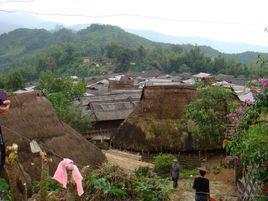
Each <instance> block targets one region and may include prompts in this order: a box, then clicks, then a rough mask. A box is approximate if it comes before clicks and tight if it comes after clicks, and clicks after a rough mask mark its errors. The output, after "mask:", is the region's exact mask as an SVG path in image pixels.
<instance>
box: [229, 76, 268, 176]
mask: <svg viewBox="0 0 268 201" xmlns="http://www.w3.org/2000/svg"><path fill="white" fill-rule="evenodd" d="M252 91H253V93H254V98H255V100H254V101H253V100H251V99H247V100H245V104H244V105H243V107H242V106H239V107H238V106H234V107H233V109H232V112H231V113H229V114H228V115H227V117H228V119H229V122H230V123H231V124H232V125H233V126H234V130H235V136H234V138H233V139H232V140H224V146H226V148H227V151H228V152H230V153H231V154H232V155H238V156H239V157H240V159H241V161H242V162H243V163H244V164H245V165H250V166H251V167H254V170H255V171H252V172H251V174H252V176H254V177H255V178H256V177H257V178H258V179H260V175H261V172H263V169H264V168H263V167H262V164H264V163H265V162H266V161H268V151H267V150H268V144H267V142H268V125H267V122H262V121H260V117H261V116H265V115H263V114H264V113H266V112H267V109H268V79H266V78H263V79H259V81H258V83H257V85H256V86H254V87H253V90H252ZM253 174H254V175H253Z"/></svg>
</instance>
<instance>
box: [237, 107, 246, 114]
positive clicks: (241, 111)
mask: <svg viewBox="0 0 268 201" xmlns="http://www.w3.org/2000/svg"><path fill="white" fill-rule="evenodd" d="M237 114H238V115H242V114H244V109H243V108H242V107H239V108H238V110H237Z"/></svg>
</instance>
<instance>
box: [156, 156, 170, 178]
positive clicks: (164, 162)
mask: <svg viewBox="0 0 268 201" xmlns="http://www.w3.org/2000/svg"><path fill="white" fill-rule="evenodd" d="M173 159H174V155H172V154H159V155H157V156H156V157H155V158H154V162H153V163H154V165H155V171H156V172H159V173H163V174H166V173H170V170H171V167H172V161H173Z"/></svg>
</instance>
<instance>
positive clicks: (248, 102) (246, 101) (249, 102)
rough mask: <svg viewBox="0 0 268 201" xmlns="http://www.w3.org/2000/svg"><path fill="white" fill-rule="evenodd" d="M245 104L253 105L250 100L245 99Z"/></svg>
mask: <svg viewBox="0 0 268 201" xmlns="http://www.w3.org/2000/svg"><path fill="white" fill-rule="evenodd" d="M245 103H246V104H247V105H252V104H253V101H252V100H251V99H246V100H245Z"/></svg>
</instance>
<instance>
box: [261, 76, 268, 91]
mask: <svg viewBox="0 0 268 201" xmlns="http://www.w3.org/2000/svg"><path fill="white" fill-rule="evenodd" d="M259 81H260V83H261V88H262V89H265V88H266V87H267V86H268V79H267V78H262V79H259Z"/></svg>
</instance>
